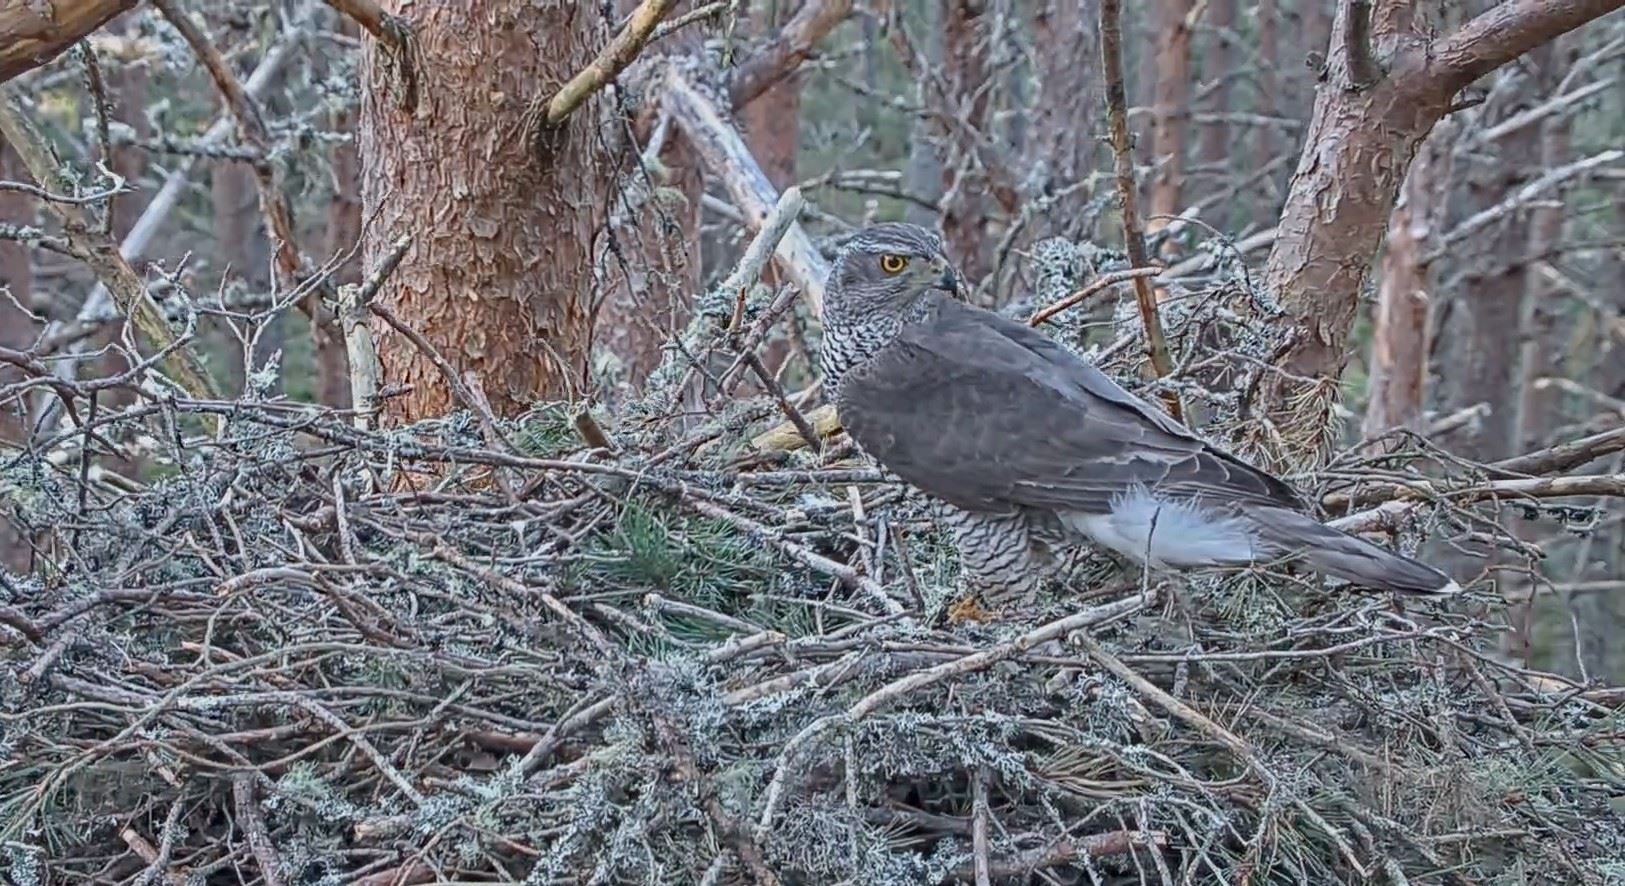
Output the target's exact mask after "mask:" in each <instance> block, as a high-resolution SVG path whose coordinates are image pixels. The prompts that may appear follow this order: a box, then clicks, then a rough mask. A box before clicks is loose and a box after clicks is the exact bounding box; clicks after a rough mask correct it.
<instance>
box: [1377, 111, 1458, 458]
mask: <svg viewBox="0 0 1625 886" xmlns="http://www.w3.org/2000/svg"><path fill="white" fill-rule="evenodd" d="M1453 134H1454V128H1453V127H1445V126H1440V127H1438V128H1436V129H1435V130H1434V131H1433V134H1432V135H1431V136H1429V137H1428V140H1427V141H1426V142H1424V143H1423V145H1422V148H1421V150H1420V151H1419V152H1418V154H1417V158H1416V162H1415V163H1413V164H1411V168H1410V173H1409V174H1408V175H1406V177H1405V186H1404V189H1403V191H1402V192H1401V195H1400V199H1399V203H1398V205H1396V206H1395V207H1394V211H1393V214H1392V215H1391V216H1389V219H1388V238H1387V247H1386V249H1385V250H1384V251H1383V255H1382V282H1381V284H1380V286H1379V287H1378V290H1377V311H1376V322H1375V324H1374V327H1375V328H1374V329H1373V330H1372V333H1371V373H1370V383H1369V387H1368V388H1367V405H1366V413H1365V424H1364V426H1363V428H1362V430H1361V436H1363V437H1365V438H1366V439H1368V440H1369V439H1372V438H1375V437H1378V436H1381V435H1382V434H1386V433H1387V432H1389V431H1391V430H1394V429H1395V428H1405V429H1407V430H1412V431H1417V430H1421V419H1422V406H1423V403H1424V390H1425V388H1426V384H1427V374H1428V351H1429V342H1428V330H1429V328H1430V327H1429V325H1428V307H1429V304H1430V302H1431V300H1432V294H1433V275H1432V268H1431V267H1430V263H1429V262H1428V258H1427V257H1428V254H1429V253H1430V252H1431V251H1432V250H1433V248H1434V242H1433V235H1434V234H1435V233H1437V230H1438V225H1439V223H1440V221H1441V220H1442V217H1443V213H1444V209H1445V204H1446V202H1447V201H1446V197H1447V196H1448V194H1449V187H1450V174H1451V169H1452V164H1451V151H1452V148H1453V146H1454V141H1455V140H1454V137H1453Z"/></svg>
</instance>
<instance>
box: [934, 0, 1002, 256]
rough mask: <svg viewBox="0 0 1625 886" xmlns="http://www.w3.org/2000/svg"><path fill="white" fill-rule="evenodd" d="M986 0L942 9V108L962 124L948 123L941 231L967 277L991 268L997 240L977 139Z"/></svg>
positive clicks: (984, 74)
mask: <svg viewBox="0 0 1625 886" xmlns="http://www.w3.org/2000/svg"><path fill="white" fill-rule="evenodd" d="M986 26H987V21H986V15H985V10H984V7H983V4H981V3H973V2H970V0H951V2H949V3H948V5H947V9H946V10H945V11H944V13H943V22H942V28H943V61H944V65H943V67H942V68H941V69H940V72H941V76H942V77H943V78H944V79H945V80H946V81H947V82H946V86H947V89H948V95H946V96H942V97H940V98H941V99H942V100H945V103H944V105H943V107H945V108H947V109H949V110H950V112H951V113H953V114H955V115H956V116H957V117H958V119H959V123H958V125H953V124H949V125H948V132H947V137H946V139H945V140H944V143H945V145H946V146H947V149H948V150H947V155H946V162H945V163H944V164H943V169H942V173H943V206H942V208H943V216H942V233H943V238H944V239H945V240H946V241H947V244H948V250H949V252H950V253H951V254H952V255H953V256H954V258H955V260H956V261H958V262H959V271H960V273H961V274H962V275H964V277H965V279H966V280H968V281H971V282H972V283H973V284H974V283H975V281H979V280H981V279H982V278H984V277H986V276H987V274H988V272H989V271H991V270H992V262H993V255H992V245H993V244H991V243H989V242H988V236H987V220H988V215H989V213H990V212H991V211H992V202H991V201H990V200H988V199H987V189H986V187H985V186H984V185H983V184H981V183H982V182H983V181H985V176H984V175H983V174H982V173H981V171H980V170H979V169H978V162H977V157H976V150H975V146H974V145H973V144H972V141H973V140H974V139H976V138H980V137H982V134H984V133H986V132H987V131H988V122H989V121H988V117H989V113H988V111H989V105H990V102H989V100H988V91H989V90H988V83H987V79H988V76H989V73H988V42H987V31H986Z"/></svg>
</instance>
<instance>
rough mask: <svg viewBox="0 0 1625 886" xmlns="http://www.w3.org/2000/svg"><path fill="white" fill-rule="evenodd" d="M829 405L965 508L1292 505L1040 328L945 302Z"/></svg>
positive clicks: (1280, 490) (937, 492)
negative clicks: (1142, 492)
mask: <svg viewBox="0 0 1625 886" xmlns="http://www.w3.org/2000/svg"><path fill="white" fill-rule="evenodd" d="M836 409H837V412H838V414H839V416H840V419H841V423H842V425H843V426H844V427H845V429H846V431H847V433H848V434H849V435H850V436H851V437H852V439H853V440H854V441H855V442H856V443H857V444H858V445H859V446H860V447H862V448H863V450H864V451H865V452H867V453H869V454H870V455H872V456H873V457H874V458H875V459H876V460H877V461H879V462H880V463H881V464H882V465H884V466H885V467H886V468H887V469H888V470H890V471H892V472H893V473H895V474H897V475H898V476H899V477H901V478H903V479H904V480H906V481H907V482H909V483H911V484H913V485H914V486H917V487H919V488H920V489H922V490H924V491H926V492H928V493H930V494H932V495H934V496H937V497H938V498H941V499H943V500H946V501H948V502H950V503H952V504H955V505H958V506H959V507H962V508H965V509H968V510H974V511H984V512H1007V511H1009V510H1011V509H1013V508H1014V507H1017V506H1027V507H1039V508H1046V509H1055V510H1062V511H1075V512H1081V513H1094V514H1099V513H1106V512H1108V511H1109V510H1110V509H1111V500H1112V498H1113V497H1114V496H1116V495H1119V494H1121V493H1123V492H1125V491H1127V490H1129V489H1130V488H1131V487H1133V486H1135V485H1143V486H1146V487H1147V488H1151V489H1155V490H1158V491H1160V492H1165V493H1170V494H1173V495H1176V496H1181V497H1184V496H1193V497H1194V496H1200V497H1202V498H1204V499H1208V500H1210V501H1212V502H1214V503H1231V502H1233V503H1251V504H1263V505H1269V506H1272V507H1287V508H1291V509H1293V510H1302V507H1303V506H1302V502H1301V500H1300V499H1298V497H1297V495H1296V494H1295V493H1294V492H1293V490H1292V489H1291V488H1290V487H1288V486H1287V485H1286V484H1284V483H1282V482H1281V481H1280V480H1277V479H1276V478H1274V477H1271V476H1270V475H1268V474H1266V473H1264V472H1262V471H1259V470H1257V469H1256V468H1253V467H1252V466H1250V465H1248V464H1246V463H1244V462H1242V461H1240V460H1238V459H1236V458H1234V457H1233V456H1230V455H1228V454H1227V453H1224V452H1222V451H1220V450H1218V449H1216V448H1214V447H1213V446H1211V445H1209V444H1207V443H1206V442H1204V441H1203V440H1201V439H1200V438H1198V437H1197V436H1195V435H1194V434H1192V433H1191V432H1190V431H1189V430H1188V429H1186V428H1185V427H1184V426H1182V425H1180V424H1179V423H1178V422H1175V421H1173V420H1172V419H1171V418H1169V417H1168V416H1167V415H1165V414H1163V413H1161V412H1160V411H1159V410H1157V409H1156V408H1155V407H1153V406H1151V405H1150V404H1148V403H1146V402H1145V401H1144V400H1141V399H1140V398H1138V397H1135V396H1133V395H1132V394H1130V393H1129V392H1127V391H1125V390H1123V388H1121V387H1119V386H1118V385H1117V384H1116V383H1115V382H1113V381H1112V380H1111V379H1110V378H1108V377H1107V376H1106V375H1105V374H1104V373H1102V372H1100V370H1098V369H1097V368H1095V367H1094V366H1093V365H1091V364H1089V363H1088V362H1087V361H1085V360H1083V359H1081V358H1079V357H1077V356H1075V355H1073V354H1072V353H1071V352H1070V351H1067V350H1066V349H1065V348H1063V347H1061V346H1060V345H1059V344H1057V343H1056V342H1054V341H1053V340H1051V339H1050V338H1049V337H1047V336H1045V335H1044V334H1043V333H1041V332H1038V331H1036V330H1033V329H1029V328H1028V327H1026V326H1024V325H1022V324H1020V323H1017V322H1014V321H1011V320H1007V319H1005V318H1003V317H1000V316H998V315H997V314H993V313H991V312H988V311H983V310H981V309H979V308H975V307H972V306H969V305H965V304H963V303H960V302H955V301H952V300H948V299H937V300H936V301H935V303H934V304H933V307H932V310H931V312H930V315H929V316H928V318H927V319H926V320H925V321H923V322H920V323H916V324H911V325H910V326H908V327H906V328H905V330H904V331H903V333H902V334H901V335H899V336H898V337H897V338H896V339H895V340H893V341H892V342H891V343H890V344H888V345H886V346H885V347H883V348H881V349H880V350H879V351H877V352H876V353H875V354H874V355H873V357H872V358H871V359H870V360H869V361H867V362H866V363H865V364H864V365H862V366H860V367H858V368H856V369H854V370H852V371H851V372H849V373H848V374H847V375H846V376H845V377H844V378H843V379H842V381H841V387H840V395H839V400H838V402H837V404H836Z"/></svg>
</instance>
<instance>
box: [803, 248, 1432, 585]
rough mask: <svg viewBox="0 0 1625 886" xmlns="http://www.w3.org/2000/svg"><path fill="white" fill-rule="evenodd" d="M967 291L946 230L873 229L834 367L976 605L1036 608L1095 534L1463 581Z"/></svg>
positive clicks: (1181, 560) (1236, 562) (1338, 569)
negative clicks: (1359, 526)
mask: <svg viewBox="0 0 1625 886" xmlns="http://www.w3.org/2000/svg"><path fill="white" fill-rule="evenodd" d="M957 296H958V285H957V281H956V278H955V274H954V271H953V266H952V264H951V263H950V262H949V260H948V258H947V257H946V256H945V255H944V253H943V246H942V242H941V240H940V239H939V238H938V237H937V236H936V235H935V234H933V233H931V232H930V231H928V230H926V229H925V228H922V227H919V226H917V225H911V224H901V223H892V222H887V223H881V224H875V225H871V226H869V227H866V228H864V229H863V230H861V231H859V232H858V233H857V234H856V235H854V236H853V237H852V238H851V239H850V240H848V241H847V243H845V244H844V245H843V246H842V247H841V249H840V252H839V254H838V255H837V256H836V259H835V261H834V263H833V265H832V267H831V270H830V275H829V280H828V284H827V287H826V294H825V298H824V309H823V325H824V332H823V344H822V347H821V350H820V354H819V362H820V370H821V372H822V374H823V383H824V390H825V394H826V396H827V397H828V399H829V400H830V401H831V402H833V403H834V404H835V410H836V414H837V415H838V417H839V418H840V421H841V424H842V426H843V427H844V428H845V429H846V432H847V434H848V435H849V436H850V437H851V438H852V440H853V442H854V443H856V444H857V446H858V448H859V449H860V450H861V451H863V452H864V453H867V454H868V455H869V456H871V457H873V458H874V459H875V460H876V461H878V462H879V463H880V464H881V466H883V467H884V468H885V469H887V470H889V471H890V472H892V473H893V474H896V475H897V476H898V477H900V478H902V479H903V480H904V481H905V482H907V483H908V484H910V485H912V486H913V487H915V488H916V489H918V490H920V491H921V492H924V493H925V494H926V495H927V497H928V499H930V500H931V501H932V503H933V505H934V506H935V508H936V510H937V513H938V515H939V517H940V519H941V520H942V521H943V522H944V523H945V524H946V525H947V526H948V528H949V530H950V532H951V534H952V535H953V537H954V538H955V541H956V542H957V546H958V548H959V557H960V564H961V572H962V573H963V574H964V575H965V577H966V578H967V579H968V580H969V583H970V585H971V587H972V589H973V591H974V594H973V596H972V597H971V598H970V599H971V600H972V601H974V600H975V598H976V597H980V598H981V601H982V602H985V603H987V604H988V605H990V606H993V607H995V608H996V607H999V606H1002V605H1006V604H1009V603H1013V602H1016V600H1017V599H1019V600H1020V605H1023V606H1030V605H1032V603H1033V601H1034V595H1035V594H1036V592H1037V591H1038V589H1039V588H1040V587H1042V586H1043V583H1044V582H1045V580H1046V578H1047V574H1048V572H1049V571H1050V567H1051V566H1052V565H1053V564H1054V563H1055V562H1056V559H1057V555H1058V554H1064V553H1065V552H1066V551H1068V550H1069V549H1072V548H1076V547H1077V545H1078V543H1079V542H1081V541H1083V540H1088V541H1091V542H1093V543H1094V544H1096V545H1099V546H1102V547H1104V548H1107V549H1109V550H1111V551H1115V552H1116V553H1118V554H1120V555H1123V556H1126V557H1128V558H1129V559H1130V560H1132V561H1134V562H1135V563H1137V564H1139V565H1140V566H1142V567H1145V566H1149V567H1151V568H1153V569H1158V570H1163V569H1172V570H1183V569H1193V568H1200V567H1213V566H1229V567H1236V566H1246V565H1251V564H1256V563H1262V562H1280V561H1287V560H1297V561H1300V562H1302V563H1304V564H1306V565H1307V566H1309V567H1310V568H1311V569H1312V570H1315V571H1317V572H1320V573H1323V574H1326V575H1330V576H1333V577H1336V578H1340V579H1344V580H1346V581H1348V582H1351V583H1353V584H1356V585H1361V586H1365V587H1368V588H1373V589H1378V590H1387V591H1399V592H1405V593H1414V594H1450V593H1454V592H1456V591H1458V590H1459V587H1458V586H1457V584H1456V583H1455V582H1454V581H1452V580H1451V579H1450V578H1449V577H1448V576H1446V575H1445V574H1443V573H1441V572H1439V571H1438V570H1436V569H1433V568H1432V567H1429V566H1426V565H1424V564H1422V563H1419V562H1417V561H1415V560H1412V559H1410V558H1408V557H1404V556H1401V555H1399V554H1396V553H1394V552H1392V551H1389V550H1387V549H1385V548H1382V547H1380V546H1378V545H1376V544H1373V543H1371V542H1369V541H1366V540H1364V539H1361V538H1358V537H1356V536H1354V535H1351V534H1348V533H1345V532H1342V531H1340V530H1338V529H1334V528H1332V527H1330V526H1326V525H1324V524H1322V523H1321V522H1319V521H1318V520H1316V519H1315V518H1314V517H1313V516H1311V515H1310V513H1309V512H1308V507H1307V506H1306V504H1305V503H1304V501H1303V500H1302V499H1300V498H1299V496H1298V495H1297V493H1295V492H1294V491H1293V489H1292V488H1291V487H1289V486H1288V485H1287V484H1286V483H1284V482H1283V481H1281V480H1280V479H1278V478H1276V477H1273V476H1271V475H1269V474H1268V473H1265V472H1264V471H1261V470H1259V469H1257V468H1255V467H1253V466H1251V465H1249V464H1247V463H1246V462H1243V461H1242V460H1240V459H1239V458H1236V457H1235V456H1233V455H1231V454H1229V453H1226V452H1224V451H1222V450H1220V449H1218V448H1217V447H1215V446H1213V445H1211V444H1209V443H1207V442H1206V441H1204V440H1202V439H1201V438H1199V437H1197V436H1196V435H1195V434H1193V433H1192V432H1191V431H1190V430H1188V429H1187V428H1186V427H1185V426H1183V425H1181V424H1180V423H1178V422H1176V421H1174V420H1173V419H1172V418H1170V417H1169V416H1168V415H1167V414H1165V413H1164V412H1162V411H1161V410H1159V409H1158V408H1157V407H1156V406H1153V405H1152V404H1150V403H1148V402H1146V401H1145V400H1143V399H1141V398H1139V397H1136V396H1134V395H1133V394H1131V393H1129V392H1128V391H1126V390H1124V389H1123V388H1122V387H1120V386H1118V385H1117V384H1116V383H1114V382H1113V381H1112V380H1111V379H1110V378H1109V377H1107V376H1106V375H1105V374H1104V373H1102V372H1101V371H1100V370H1099V369H1097V368H1096V367H1095V366H1093V365H1092V364H1090V363H1089V362H1087V361H1085V360H1083V359H1081V358H1079V357H1077V356H1076V355H1074V354H1073V353H1071V352H1070V351H1068V350H1066V349H1065V348H1063V347H1061V346H1060V344H1058V343H1057V342H1055V341H1054V340H1052V339H1050V338H1049V337H1048V336H1046V335H1044V334H1043V333H1041V332H1039V331H1037V330H1035V329H1031V328H1029V327H1027V326H1025V325H1023V324H1021V323H1018V322H1016V321H1013V320H1009V319H1006V318H1004V317H1001V316H1000V315H998V314H995V313H993V312H991V311H987V310H984V309H981V308H978V307H976V306H974V305H970V304H968V303H966V302H965V301H963V300H961V299H960V298H958V297H957Z"/></svg>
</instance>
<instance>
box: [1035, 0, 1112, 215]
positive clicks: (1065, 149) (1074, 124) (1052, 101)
mask: <svg viewBox="0 0 1625 886" xmlns="http://www.w3.org/2000/svg"><path fill="white" fill-rule="evenodd" d="M1099 31H1100V3H1099V0H1048V2H1045V3H1044V4H1042V5H1041V6H1040V7H1039V10H1038V12H1037V13H1036V15H1035V17H1034V20H1033V49H1034V55H1035V56H1036V58H1035V63H1036V66H1037V74H1038V95H1037V97H1036V99H1035V100H1034V101H1033V103H1032V104H1033V115H1032V126H1031V130H1030V132H1029V134H1028V140H1029V145H1030V153H1029V161H1028V162H1029V166H1031V165H1033V164H1039V163H1042V164H1044V165H1045V166H1046V167H1047V173H1048V174H1047V175H1046V176H1045V180H1044V184H1043V185H1042V194H1043V195H1046V196H1054V197H1055V199H1054V200H1053V202H1051V203H1050V204H1049V206H1048V208H1047V210H1046V212H1045V216H1046V217H1047V220H1048V222H1049V224H1048V225H1047V226H1046V229H1044V230H1039V231H1034V232H1033V233H1034V236H1063V237H1069V238H1074V239H1076V238H1082V237H1085V236H1087V233H1088V232H1087V231H1085V230H1084V226H1085V225H1086V224H1087V223H1088V222H1089V221H1090V219H1089V218H1088V217H1087V215H1086V211H1085V210H1086V208H1087V206H1088V203H1089V198H1090V196H1091V195H1090V194H1089V192H1088V191H1087V190H1086V189H1084V188H1082V187H1079V185H1080V184H1081V183H1082V182H1083V180H1084V179H1086V178H1088V176H1089V175H1090V173H1092V172H1094V171H1096V170H1098V169H1104V168H1105V165H1104V163H1105V159H1104V157H1103V156H1102V154H1101V151H1100V141H1099V139H1098V138H1097V136H1098V135H1099V134H1100V133H1101V132H1102V131H1103V130H1102V127H1101V126H1100V125H1099V120H1100V113H1101V108H1102V107H1104V99H1103V96H1102V92H1101V86H1100V65H1099V64H1096V63H1094V61H1093V59H1092V58H1090V56H1091V55H1092V53H1093V52H1094V49H1093V47H1096V46H1099V45H1100V33H1099ZM1069 189H1070V190H1069Z"/></svg>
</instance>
